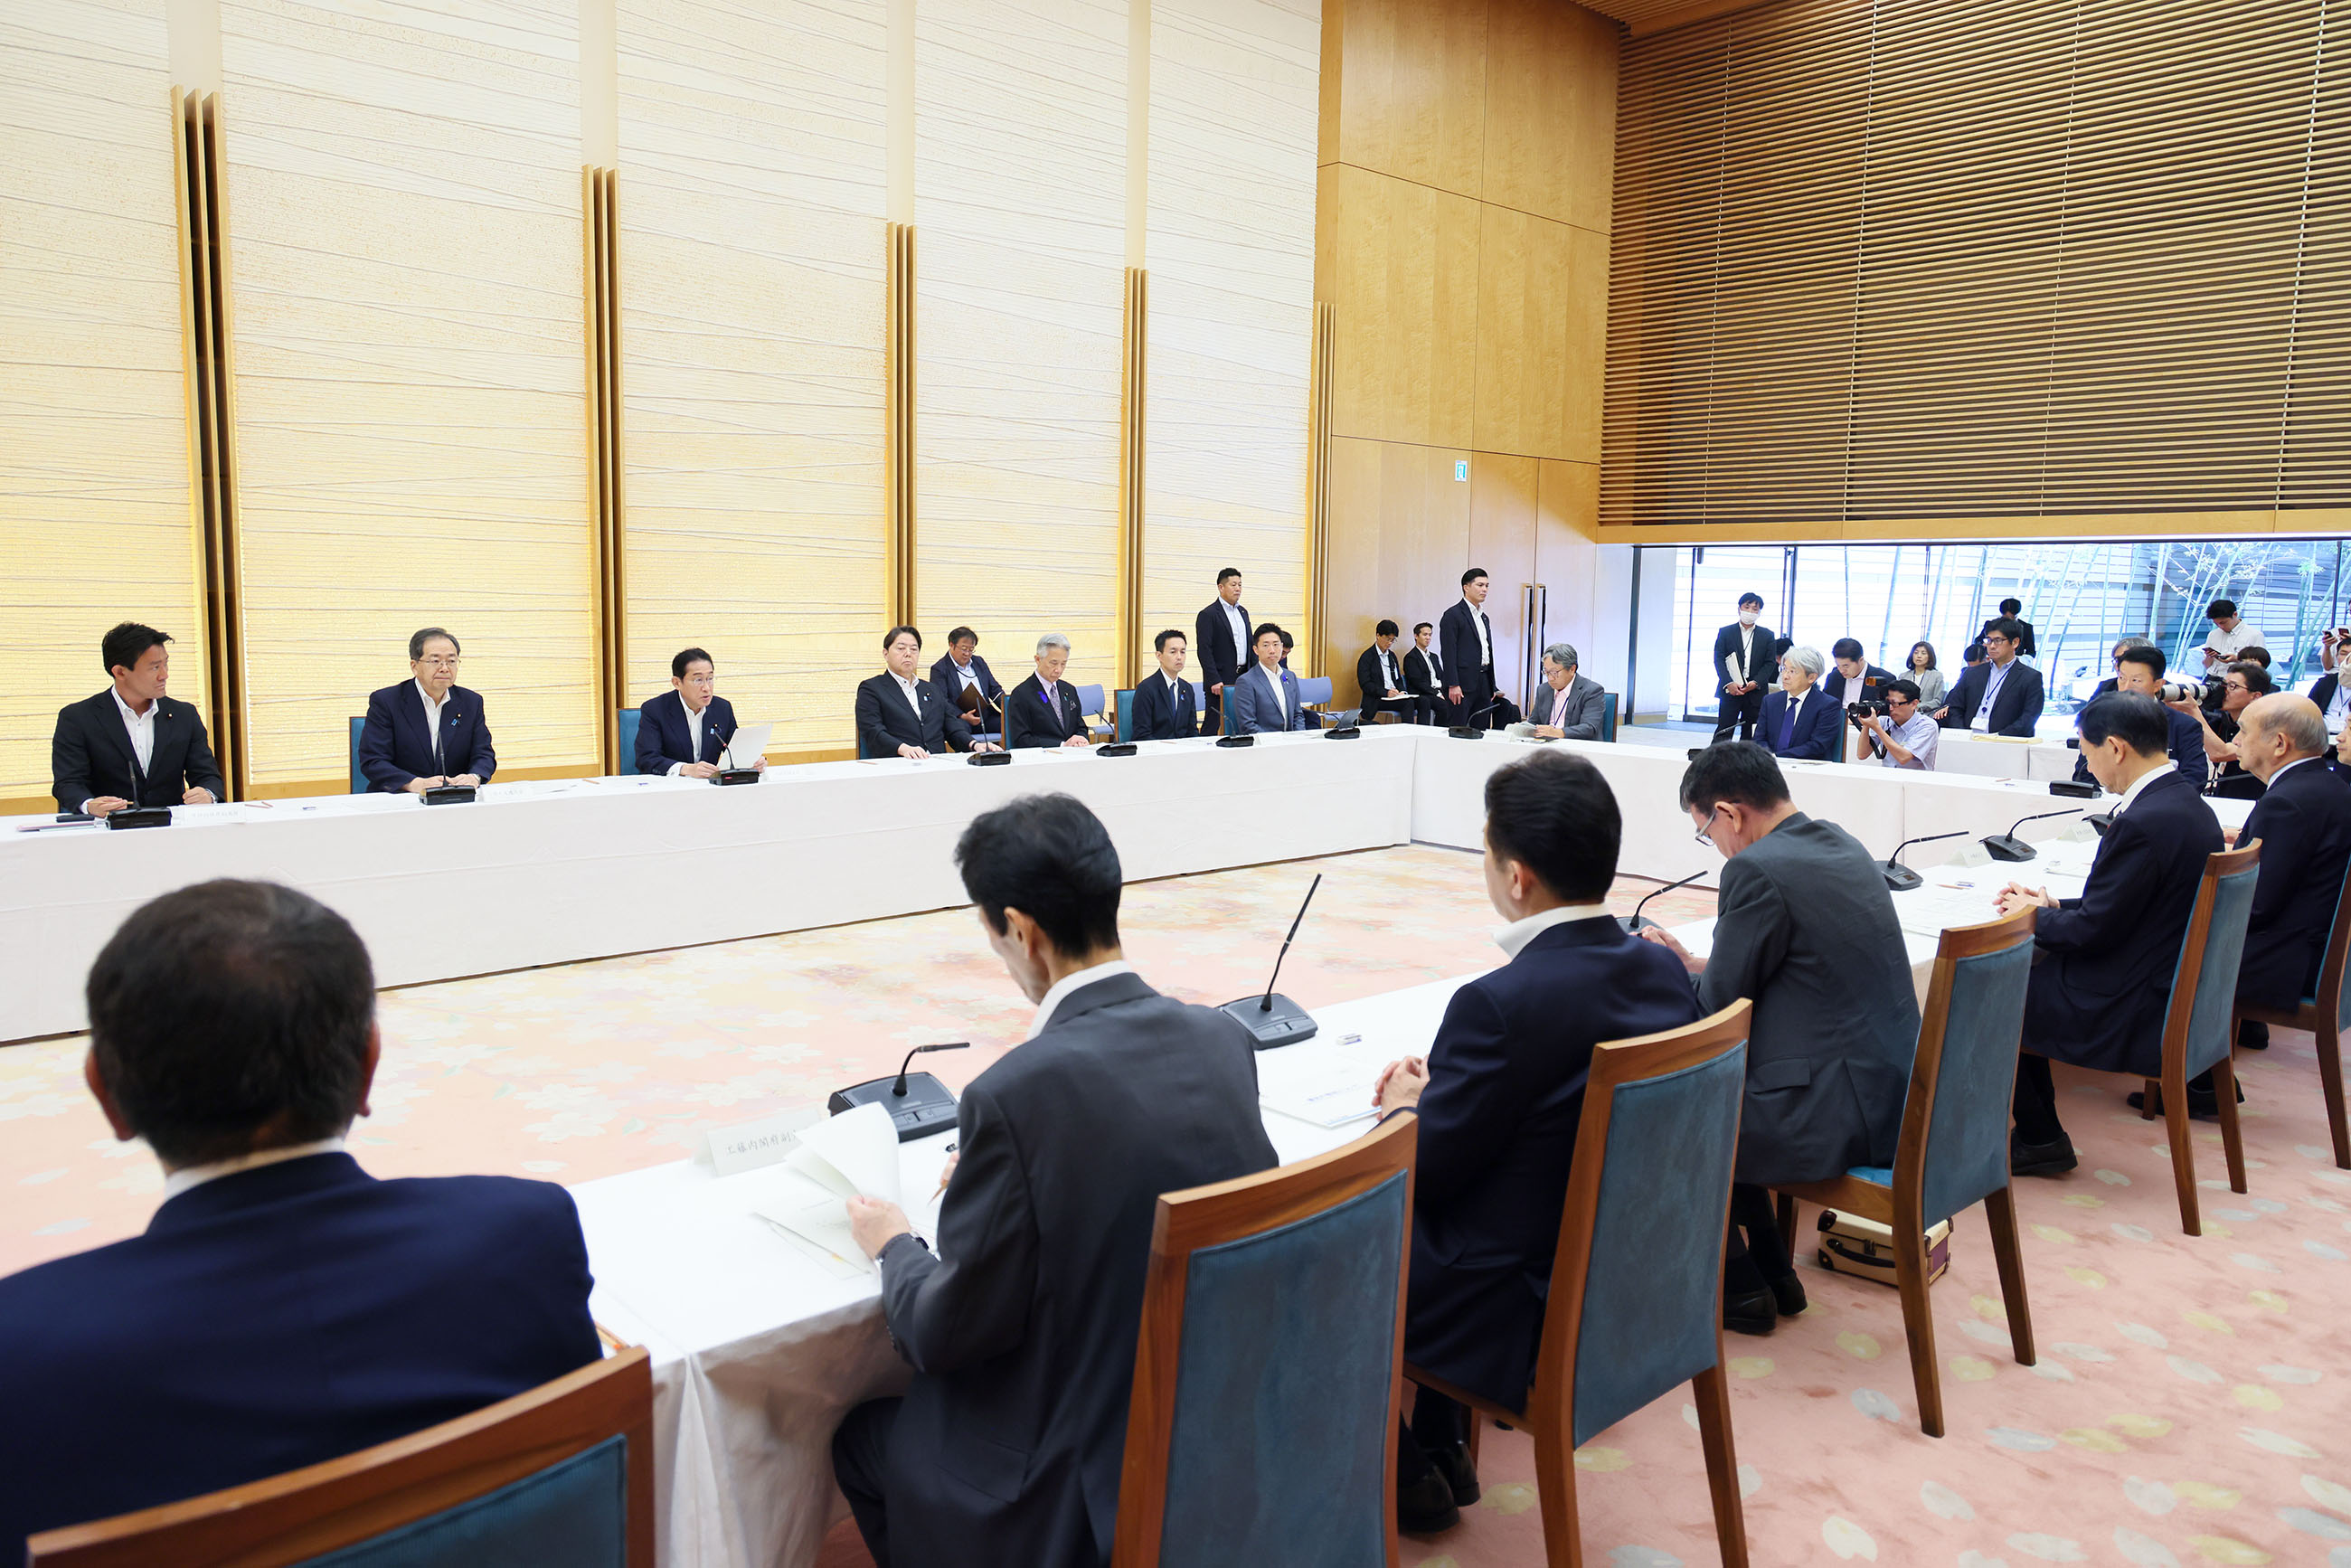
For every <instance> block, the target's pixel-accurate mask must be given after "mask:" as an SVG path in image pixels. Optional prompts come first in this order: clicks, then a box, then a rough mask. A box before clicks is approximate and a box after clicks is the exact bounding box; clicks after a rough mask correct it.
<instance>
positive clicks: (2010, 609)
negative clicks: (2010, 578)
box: [1976, 599, 2041, 659]
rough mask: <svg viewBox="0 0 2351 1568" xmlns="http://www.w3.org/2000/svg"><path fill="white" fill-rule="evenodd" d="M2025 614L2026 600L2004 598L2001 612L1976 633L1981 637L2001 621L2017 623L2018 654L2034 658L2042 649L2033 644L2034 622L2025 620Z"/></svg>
mask: <svg viewBox="0 0 2351 1568" xmlns="http://www.w3.org/2000/svg"><path fill="white" fill-rule="evenodd" d="M2023 616H2024V601H2022V599H2003V600H2001V601H2000V613H1999V614H1998V615H1995V616H1993V617H1992V618H1991V620H1989V621H1987V622H1984V623H1983V632H1990V631H1991V629H1992V627H1993V626H1995V625H1997V624H1998V623H1999V622H2001V621H2009V622H2014V623H2015V626H2016V631H2017V636H2016V656H2017V657H2018V658H2020V659H2030V658H2032V657H2034V656H2035V655H2037V654H2038V653H2040V652H2041V650H2040V649H2039V648H2037V647H2035V646H2034V645H2033V642H2032V622H2030V621H2027V620H2025V619H2024V618H2023ZM1983 632H1978V633H1976V634H1977V635H1978V636H1982V635H1983Z"/></svg>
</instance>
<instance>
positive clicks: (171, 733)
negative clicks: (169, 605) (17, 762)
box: [49, 621, 228, 817]
mask: <svg viewBox="0 0 2351 1568" xmlns="http://www.w3.org/2000/svg"><path fill="white" fill-rule="evenodd" d="M171 640H172V639H171V638H169V637H167V636H165V635H164V634H163V633H162V632H158V631H156V630H155V628H153V627H152V626H141V625H140V624H139V623H138V622H135V621H126V622H123V623H122V624H121V625H120V626H117V627H116V628H115V629H114V630H113V631H111V632H108V633H107V634H106V636H105V637H104V639H103V640H101V641H100V642H99V650H98V652H99V659H101V660H102V661H104V663H105V664H106V673H107V674H110V675H111V676H113V677H114V685H112V687H110V689H108V690H106V691H102V692H100V693H99V694H98V695H96V696H94V697H87V698H84V699H83V700H82V701H80V702H78V703H75V704H74V705H73V706H70V707H67V708H63V709H61V710H59V712H58V714H57V732H56V734H55V736H54V737H52V738H51V740H50V742H49V790H50V793H52V794H54V795H55V796H56V797H57V810H60V811H87V812H89V814H90V815H91V816H93V817H104V816H109V815H111V814H112V813H114V812H116V811H119V810H122V809H123V808H124V807H125V806H203V805H208V804H210V803H211V802H213V801H214V800H219V799H221V798H222V797H223V796H225V795H226V794H227V793H228V786H227V785H226V784H225V783H224V782H222V780H221V771H220V764H219V763H217V762H215V761H214V760H213V748H212V747H211V745H210V744H209V743H208V742H207V741H206V740H205V738H204V718H203V716H200V715H199V714H198V713H197V712H196V710H195V708H194V707H193V706H192V705H190V704H188V703H183V702H174V701H173V700H172V698H170V697H167V696H165V695H163V687H164V686H165V685H166V684H168V682H169V681H170V679H171V674H172V658H171V654H170V653H167V652H166V651H165V650H164V647H163V644H164V643H168V642H170V641H171Z"/></svg>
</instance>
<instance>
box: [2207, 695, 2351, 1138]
mask: <svg viewBox="0 0 2351 1568" xmlns="http://www.w3.org/2000/svg"><path fill="white" fill-rule="evenodd" d="M2237 757H2238V759H2239V760H2240V761H2241V762H2242V763H2243V764H2244V768H2245V771H2246V772H2248V773H2250V774H2252V776H2253V777H2254V778H2256V779H2260V780H2261V781H2262V785H2263V786H2264V788H2263V789H2262V798H2261V799H2260V800H2256V801H2254V802H2253V810H2252V815H2251V816H2249V817H2247V818H2246V819H2245V825H2244V827H2243V828H2242V829H2241V830H2239V831H2238V833H2237V842H2238V843H2240V844H2250V843H2252V841H2254V840H2256V839H2258V840H2260V841H2261V845H2262V874H2261V880H2260V881H2259V882H2258V883H2255V884H2254V888H2253V907H2252V913H2251V915H2248V916H2247V918H2246V921H2245V956H2244V961H2243V962H2242V963H2241V964H2240V965H2239V966H2238V967H2237V999H2238V1000H2239V1001H2241V1002H2249V1003H2251V1004H2252V1005H2253V1006H2255V1007H2259V1008H2264V1009H2271V1010H2273V1011H2281V1012H2291V1011H2292V1010H2294V1008H2296V1007H2298V1006H2300V1005H2301V1002H2302V999H2303V998H2304V997H2311V996H2315V995H2316V994H2317V991H2318V969H2319V966H2320V964H2321V963H2322V962H2323V961H2324V960H2325V957H2326V939H2327V937H2328V936H2329V935H2330V934H2332V932H2333V931H2334V928H2335V906H2336V904H2337V901H2338V900H2340V899H2341V897H2342V895H2343V872H2344V867H2345V865H2346V863H2351V782H2346V780H2345V779H2344V778H2343V776H2342V775H2341V774H2340V773H2337V772H2335V771H2334V770H2333V769H2332V768H2328V767H2327V766H2326V763H2327V757H2326V717H2325V714H2324V713H2322V712H2321V711H2320V709H2319V707H2318V705H2317V704H2315V703H2314V702H2312V701H2311V700H2310V699H2309V698H2308V697H2301V696H2295V695H2292V694H2290V693H2286V692H2278V693H2274V694H2273V695H2269V696H2265V697H2262V698H2261V699H2260V700H2259V701H2257V702H2255V703H2254V704H2253V705H2252V706H2251V707H2248V708H2247V709H2245V711H2244V712H2243V714H2241V716H2239V719H2238V729H2237ZM2269 1043H2270V1028H2269V1025H2267V1024H2265V1023H2260V1022H2256V1021H2254V1020H2252V1019H2247V1020H2246V1021H2245V1022H2244V1023H2243V1024H2242V1025H2241V1027H2240V1028H2239V1029H2238V1031H2237V1044H2238V1045H2239V1046H2240V1047H2242V1048H2244V1049H2246V1050H2250V1051H2262V1050H2265V1049H2267V1047H2268V1045H2269ZM2188 1090H2189V1093H2188V1104H2189V1112H2190V1113H2195V1112H2198V1111H2199V1110H2204V1109H2206V1108H2208V1107H2210V1109H2213V1110H2217V1109H2218V1106H2217V1104H2214V1103H2212V1102H2211V1100H2210V1095H2211V1092H2212V1091H2211V1086H2210V1082H2207V1083H2206V1084H2205V1085H2204V1096H2203V1101H2204V1103H2202V1104H2199V1096H2198V1094H2197V1092H2196V1090H2197V1085H2196V1084H2195V1083H2194V1082H2189V1086H2188Z"/></svg>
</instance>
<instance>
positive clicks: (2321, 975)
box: [2229, 867, 2351, 1171]
mask: <svg viewBox="0 0 2351 1568" xmlns="http://www.w3.org/2000/svg"><path fill="white" fill-rule="evenodd" d="M2346 959H2351V867H2346V868H2345V871H2344V873H2343V891H2342V893H2341V894H2338V895H2336V897H2335V925H2334V929H2333V931H2332V932H2331V933H2330V934H2329V935H2328V936H2327V939H2326V959H2325V962H2324V963H2323V964H2321V965H2320V966H2319V968H2318V994H2317V996H2316V997H2315V998H2313V999H2311V1000H2309V1001H2305V1002H2303V1003H2301V1004H2300V1005H2299V1006H2296V1007H2294V1008H2255V1007H2247V1006H2246V1005H2244V1004H2243V1003H2242V1002H2240V1003H2238V1004H2237V1011H2236V1016H2235V1017H2233V1018H2231V1019H2230V1020H2229V1028H2230V1037H2229V1038H2230V1039H2231V1041H2233V1040H2235V1039H2236V1033H2235V1030H2236V1027H2237V1025H2238V1024H2240V1023H2242V1022H2244V1021H2245V1020H2246V1019H2252V1020H2254V1021H2255V1022H2257V1023H2265V1024H2273V1025H2276V1026H2280V1027H2283V1028H2285V1029H2306V1030H2309V1031H2310V1032H2311V1033H2312V1034H2313V1035H2314V1036H2315V1037H2317V1040H2318V1087H2319V1091H2320V1092H2322V1093H2323V1094H2325V1097H2326V1130H2327V1132H2328V1133H2329V1134H2331V1135H2332V1137H2333V1139H2334V1143H2335V1166H2337V1168H2339V1169H2342V1170H2346V1171H2351V1126H2346V1121H2345V1116H2344V1110H2343V1042H2342V1030H2343V970H2344V966H2345V963H2346ZM2231 1049H2234V1048H2233V1046H2232V1047H2231ZM2235 1098H2236V1096H2235V1095H2233V1094H2231V1096H2230V1099H2231V1102H2232V1109H2233V1102H2234V1100H2235Z"/></svg>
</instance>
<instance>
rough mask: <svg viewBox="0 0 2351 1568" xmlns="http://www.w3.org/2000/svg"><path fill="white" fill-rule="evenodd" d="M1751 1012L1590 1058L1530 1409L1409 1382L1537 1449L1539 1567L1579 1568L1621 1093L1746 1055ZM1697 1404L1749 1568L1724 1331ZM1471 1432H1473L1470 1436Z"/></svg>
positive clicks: (1735, 1550)
mask: <svg viewBox="0 0 2351 1568" xmlns="http://www.w3.org/2000/svg"><path fill="white" fill-rule="evenodd" d="M1751 1010H1752V1004H1751V1003H1750V1002H1748V1001H1746V1000H1744V999H1741V1000H1740V1001H1736V1002H1733V1003H1731V1004H1730V1006H1729V1007H1727V1008H1725V1009H1722V1010H1721V1011H1720V1012H1719V1013H1716V1014H1715V1015H1714V1016H1713V1017H1712V1018H1708V1019H1699V1020H1698V1022H1696V1023H1694V1024H1688V1025H1686V1026H1684V1027H1683V1028H1680V1029H1677V1030H1667V1031H1666V1032H1664V1033H1662V1034H1650V1035H1642V1036H1640V1037H1639V1038H1637V1039H1634V1040H1611V1041H1609V1042H1607V1043H1606V1044H1604V1045H1600V1046H1597V1047H1595V1048H1593V1052H1592V1071H1591V1074H1590V1076H1589V1078H1588V1079H1587V1081H1586V1084H1585V1088H1584V1091H1583V1121H1582V1123H1581V1124H1579V1125H1578V1127H1577V1129H1576V1134H1575V1161H1574V1164H1573V1166H1571V1167H1570V1168H1569V1173H1568V1178H1567V1203H1566V1206H1565V1207H1563V1208H1562V1210H1561V1211H1560V1218H1559V1247H1558V1250H1557V1252H1556V1253H1555V1254H1554V1255H1553V1259H1552V1273H1551V1280H1552V1285H1551V1296H1550V1305H1549V1307H1548V1309H1547V1310H1546V1311H1545V1312H1544V1313H1543V1326H1542V1343H1541V1350H1540V1351H1539V1352H1538V1353H1537V1355H1536V1359H1535V1381H1534V1387H1533V1388H1532V1389H1531V1391H1530V1392H1529V1394H1528V1396H1527V1403H1526V1407H1525V1408H1524V1409H1523V1410H1513V1409H1510V1407H1508V1406H1502V1405H1498V1404H1496V1403H1494V1402H1493V1401H1492V1400H1490V1399H1483V1398H1480V1397H1479V1396H1477V1395H1474V1394H1471V1393H1469V1392H1468V1390H1466V1389H1463V1388H1459V1387H1457V1386H1456V1385H1453V1384H1450V1383H1447V1382H1446V1381H1445V1380H1444V1379H1443V1378H1440V1377H1436V1376H1432V1375H1429V1374H1428V1373H1426V1372H1424V1371H1422V1370H1421V1369H1420V1368H1418V1367H1416V1366H1413V1365H1411V1364H1406V1365H1405V1369H1404V1371H1405V1376H1406V1377H1408V1378H1410V1379H1411V1380H1412V1381H1413V1382H1415V1383H1416V1384H1418V1385H1421V1386H1422V1387H1424V1388H1433V1389H1435V1390H1436V1391H1437V1392H1438V1393H1439V1394H1443V1395H1446V1396H1448V1397H1450V1398H1453V1399H1457V1400H1459V1401H1460V1402H1461V1403H1462V1404H1463V1405H1466V1406H1468V1407H1469V1408H1470V1409H1471V1410H1472V1411H1473V1412H1475V1413H1477V1414H1478V1415H1480V1416H1489V1417H1491V1418H1493V1419H1494V1420H1497V1421H1504V1422H1508V1423H1509V1424H1510V1425H1511V1426H1513V1427H1519V1428H1520V1429H1521V1430H1523V1431H1525V1432H1527V1433H1528V1434H1530V1435H1531V1437H1533V1438H1534V1441H1535V1487H1536V1490H1537V1492H1538V1494H1539V1495H1540V1497H1541V1502H1542V1525H1543V1561H1544V1563H1546V1564H1547V1568H1582V1564H1583V1531H1582V1529H1581V1526H1580V1524H1579V1521H1578V1518H1577V1511H1576V1500H1575V1356H1576V1348H1577V1345H1578V1343H1580V1342H1581V1340H1582V1338H1583V1294H1584V1287H1585V1285H1586V1283H1587V1282H1588V1281H1590V1279H1591V1273H1592V1228H1593V1218H1595V1216H1596V1215H1597V1214H1598V1212H1599V1207H1600V1181H1601V1176H1602V1174H1603V1169H1604V1166H1605V1164H1606V1157H1607V1154H1606V1152H1607V1148H1608V1123H1609V1118H1610V1117H1611V1116H1612V1115H1613V1114H1614V1112H1615V1108H1616V1091H1617V1089H1618V1088H1619V1087H1620V1086H1622V1085H1624V1084H1626V1083H1633V1082H1639V1081H1641V1080H1643V1079H1648V1078H1657V1077H1662V1076H1663V1075H1665V1074H1666V1073H1668V1072H1678V1071H1681V1070H1682V1069H1683V1068H1686V1067H1695V1066H1698V1064H1699V1063H1701V1062H1706V1061H1713V1060H1714V1059H1715V1058H1716V1057H1719V1056H1720V1055H1721V1054H1722V1053H1723V1052H1725V1051H1731V1050H1734V1049H1736V1048H1737V1047H1738V1046H1740V1045H1741V1044H1743V1043H1745V1041H1746V1040H1747V1036H1748V1019H1749V1015H1750V1011H1751ZM1729 1209H1730V1185H1729V1181H1728V1180H1727V1179H1726V1180H1725V1182H1724V1184H1723V1188H1722V1209H1721V1214H1722V1218H1721V1219H1720V1220H1719V1222H1718V1224H1717V1225H1716V1231H1717V1233H1718V1239H1719V1241H1720V1242H1723V1243H1727V1241H1728V1239H1729V1233H1730V1228H1729ZM1723 1250H1724V1248H1723V1247H1722V1246H1718V1249H1717V1251H1716V1254H1715V1291H1716V1293H1717V1294H1718V1295H1719V1294H1720V1291H1721V1288H1722V1254H1723ZM1690 1386H1691V1388H1692V1390H1693V1391H1694V1392H1695V1394H1696V1396H1697V1404H1698V1444H1699V1447H1700V1448H1702V1449H1703V1450H1704V1452H1705V1455H1706V1479H1707V1490H1708V1493H1709V1494H1710V1496H1711V1499H1712V1501H1713V1505H1714V1531H1715V1540H1716V1542H1717V1544H1718V1545H1719V1548H1720V1551H1721V1553H1722V1561H1723V1563H1724V1565H1725V1568H1746V1564H1747V1524H1746V1516H1745V1514H1744V1512H1743V1511H1742V1509H1741V1507H1740V1499H1739V1461H1738V1456H1737V1455H1736V1453H1735V1452H1734V1451H1733V1448H1732V1444H1731V1437H1730V1385H1729V1380H1728V1378H1727V1376H1726V1375H1725V1374H1724V1371H1723V1362H1722V1328H1721V1323H1720V1320H1719V1315H1718V1318H1717V1322H1716V1326H1715V1331H1714V1364H1713V1365H1712V1366H1710V1367H1708V1368H1707V1369H1706V1370H1705V1371H1704V1372H1701V1373H1699V1374H1698V1375H1697V1376H1696V1377H1694V1378H1692V1379H1691V1380H1690ZM1473 1431H1474V1425H1473Z"/></svg>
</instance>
